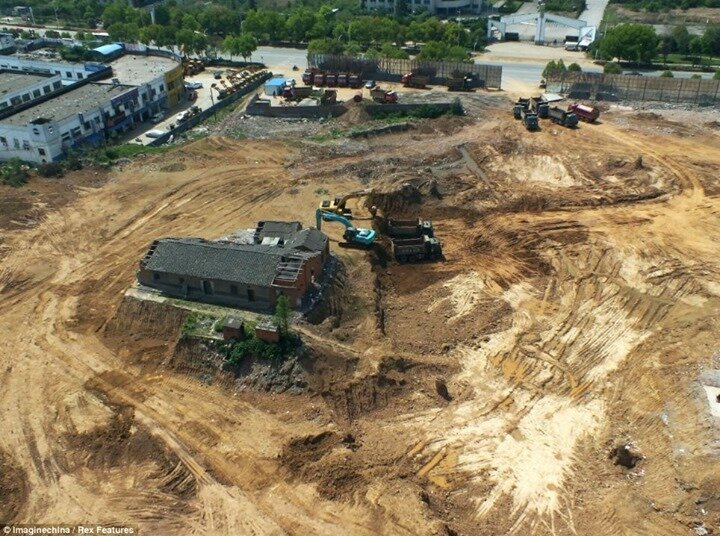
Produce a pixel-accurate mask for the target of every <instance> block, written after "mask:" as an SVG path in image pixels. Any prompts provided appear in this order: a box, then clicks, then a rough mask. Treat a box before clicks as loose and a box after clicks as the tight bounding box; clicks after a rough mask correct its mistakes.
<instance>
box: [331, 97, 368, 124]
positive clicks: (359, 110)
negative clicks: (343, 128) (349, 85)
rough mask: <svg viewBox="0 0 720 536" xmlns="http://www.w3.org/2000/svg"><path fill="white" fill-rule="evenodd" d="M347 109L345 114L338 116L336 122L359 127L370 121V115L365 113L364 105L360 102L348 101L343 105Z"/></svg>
mask: <svg viewBox="0 0 720 536" xmlns="http://www.w3.org/2000/svg"><path fill="white" fill-rule="evenodd" d="M343 106H345V108H347V112H345V113H344V114H343V115H341V116H340V118H339V119H338V121H340V122H341V123H344V124H346V125H360V124H362V123H367V122H368V121H370V119H371V117H370V114H369V113H367V110H366V109H365V105H364V104H363V103H362V101H361V102H355V101H353V100H348V101H347V102H345V104H343Z"/></svg>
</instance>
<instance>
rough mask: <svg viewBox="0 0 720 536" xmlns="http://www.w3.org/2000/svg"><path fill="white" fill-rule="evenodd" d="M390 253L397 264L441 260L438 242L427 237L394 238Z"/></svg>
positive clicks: (440, 249)
mask: <svg viewBox="0 0 720 536" xmlns="http://www.w3.org/2000/svg"><path fill="white" fill-rule="evenodd" d="M392 252H393V256H394V257H395V260H397V261H398V262H421V261H432V260H439V259H442V256H443V254H442V245H441V244H440V241H439V240H438V239H437V238H434V237H429V236H421V237H419V238H394V239H392Z"/></svg>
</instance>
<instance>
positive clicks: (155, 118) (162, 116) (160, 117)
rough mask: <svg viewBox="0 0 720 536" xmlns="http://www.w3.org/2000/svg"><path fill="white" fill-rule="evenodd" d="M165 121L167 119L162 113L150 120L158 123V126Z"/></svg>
mask: <svg viewBox="0 0 720 536" xmlns="http://www.w3.org/2000/svg"><path fill="white" fill-rule="evenodd" d="M163 119H165V114H163V113H160V112H158V113H156V114H155V115H153V116H152V117H151V118H150V120H151V121H152V122H153V123H156V124H157V123H159V122H160V121H162V120H163Z"/></svg>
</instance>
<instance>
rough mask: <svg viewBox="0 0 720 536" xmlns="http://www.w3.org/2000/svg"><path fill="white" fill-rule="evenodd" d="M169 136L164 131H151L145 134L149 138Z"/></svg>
mask: <svg viewBox="0 0 720 536" xmlns="http://www.w3.org/2000/svg"><path fill="white" fill-rule="evenodd" d="M165 134H167V132H165V131H164V130H149V131H147V132H146V133H145V135H146V136H147V137H148V138H159V137H160V136H164V135H165Z"/></svg>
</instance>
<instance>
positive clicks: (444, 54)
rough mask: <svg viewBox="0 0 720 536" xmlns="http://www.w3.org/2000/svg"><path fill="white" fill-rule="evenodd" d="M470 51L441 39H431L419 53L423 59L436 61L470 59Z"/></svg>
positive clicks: (419, 56) (419, 57)
mask: <svg viewBox="0 0 720 536" xmlns="http://www.w3.org/2000/svg"><path fill="white" fill-rule="evenodd" d="M469 56H470V53H469V52H468V50H467V49H466V48H465V47H461V46H457V45H448V44H447V43H443V42H441V41H430V42H429V43H425V45H424V46H423V47H422V49H421V50H420V54H418V55H417V57H418V59H421V60H435V61H468V59H469Z"/></svg>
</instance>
